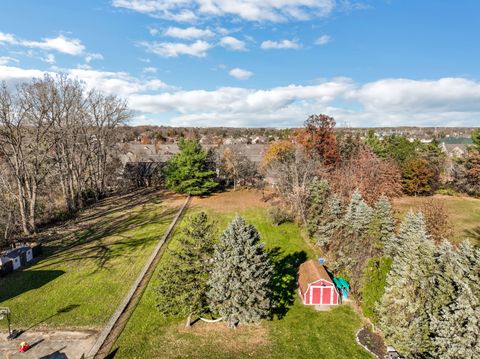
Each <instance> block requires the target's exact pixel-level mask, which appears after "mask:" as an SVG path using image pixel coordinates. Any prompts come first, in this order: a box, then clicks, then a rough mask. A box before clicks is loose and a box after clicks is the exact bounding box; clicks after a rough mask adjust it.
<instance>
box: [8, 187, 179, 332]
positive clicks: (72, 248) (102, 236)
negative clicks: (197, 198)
mask: <svg viewBox="0 0 480 359" xmlns="http://www.w3.org/2000/svg"><path fill="white" fill-rule="evenodd" d="M139 196H141V195H139ZM162 197H163V194H162V193H156V192H155V193H150V194H148V195H146V196H145V198H144V200H142V198H141V197H140V198H137V199H133V198H112V199H110V200H109V202H108V205H104V206H103V207H102V206H99V207H98V208H96V209H92V210H89V211H87V212H85V213H83V214H81V215H80V218H79V221H78V223H76V226H75V227H72V226H73V225H67V226H66V228H63V229H62V228H61V227H59V229H58V230H59V231H61V233H60V234H59V233H56V235H57V238H58V239H56V240H52V241H49V242H48V243H47V244H46V245H45V246H44V255H43V256H42V257H41V258H40V260H39V261H38V262H37V263H35V264H34V265H32V266H30V267H28V268H26V269H24V270H22V271H18V272H14V273H11V274H9V275H8V276H6V277H4V278H0V307H1V306H6V307H10V309H11V310H12V313H13V315H12V316H13V318H12V319H13V326H14V327H15V328H22V329H26V328H29V327H35V328H40V327H42V326H48V327H64V328H75V327H86V328H99V327H100V326H102V325H103V324H105V323H106V321H107V320H108V319H109V317H110V316H111V315H112V313H113V312H114V310H115V309H116V306H117V305H118V304H119V303H120V301H121V300H122V298H123V296H124V295H125V294H126V292H127V291H128V289H129V286H130V285H131V284H132V283H133V281H134V280H135V278H136V276H137V275H138V273H139V272H140V270H141V268H142V266H143V265H144V263H145V262H146V259H147V257H148V255H149V254H150V253H151V251H152V250H153V247H154V246H155V244H156V242H157V240H158V239H159V238H160V237H161V236H162V235H163V233H164V231H165V230H166V228H167V226H168V224H169V223H170V222H171V220H172V219H173V216H174V214H175V213H176V211H177V210H178V203H176V202H175V205H173V202H172V203H170V202H169V201H168V200H166V201H163V200H162ZM56 230H57V229H56ZM2 322H4V321H2ZM2 324H4V323H2Z"/></svg>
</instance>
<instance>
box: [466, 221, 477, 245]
mask: <svg viewBox="0 0 480 359" xmlns="http://www.w3.org/2000/svg"><path fill="white" fill-rule="evenodd" d="M464 233H465V237H467V238H468V239H471V240H472V244H473V245H476V246H478V245H480V226H476V227H475V228H472V229H466V230H465V232H464Z"/></svg>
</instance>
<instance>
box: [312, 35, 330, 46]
mask: <svg viewBox="0 0 480 359" xmlns="http://www.w3.org/2000/svg"><path fill="white" fill-rule="evenodd" d="M330 41H332V37H331V36H329V35H322V36H320V37H319V38H318V39H317V40H316V41H315V44H316V45H320V46H322V45H326V44H328V43H329V42H330Z"/></svg>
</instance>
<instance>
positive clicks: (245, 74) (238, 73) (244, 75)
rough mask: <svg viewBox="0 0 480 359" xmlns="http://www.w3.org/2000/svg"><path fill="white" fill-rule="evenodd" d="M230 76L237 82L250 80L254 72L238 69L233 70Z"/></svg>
mask: <svg viewBox="0 0 480 359" xmlns="http://www.w3.org/2000/svg"><path fill="white" fill-rule="evenodd" d="M228 74H229V75H230V76H232V77H235V78H236V79H237V80H248V79H249V78H250V77H252V75H253V72H251V71H247V70H243V69H240V68H238V67H236V68H234V69H231V70H230V71H229V72H228Z"/></svg>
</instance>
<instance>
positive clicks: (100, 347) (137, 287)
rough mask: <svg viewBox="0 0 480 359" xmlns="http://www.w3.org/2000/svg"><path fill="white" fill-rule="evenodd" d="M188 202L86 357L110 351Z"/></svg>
mask: <svg viewBox="0 0 480 359" xmlns="http://www.w3.org/2000/svg"><path fill="white" fill-rule="evenodd" d="M189 203H190V198H187V199H186V200H185V202H184V203H183V205H182V207H181V208H180V210H179V211H178V213H177V215H176V216H175V218H174V219H173V221H172V223H171V224H170V226H169V228H168V229H167V231H166V232H165V234H164V236H163V238H162V239H161V240H160V242H159V243H158V245H157V247H156V248H155V250H154V251H153V253H152V255H151V257H150V259H149V260H148V262H147V263H146V264H145V267H144V269H143V270H142V272H141V273H140V275H139V276H138V278H137V280H136V281H135V283H134V284H133V285H132V287H131V289H130V291H129V293H128V294H127V296H126V297H125V299H124V301H123V302H122V303H121V304H120V305H119V307H118V308H117V310H116V311H115V313H114V314H113V316H112V317H111V319H110V321H109V322H108V323H107V325H106V327H105V328H104V330H103V331H102V332H101V333H100V335H99V336H98V338H97V340H96V342H95V344H94V345H93V346H92V348H91V350H90V351H89V352H88V355H87V358H98V359H103V358H105V356H106V355H108V353H109V352H110V350H111V349H112V347H113V345H114V344H115V341H116V340H117V338H118V337H119V336H120V334H121V332H122V331H123V329H124V328H125V325H126V324H127V322H128V319H129V318H130V316H131V314H132V312H133V311H134V310H135V307H136V306H137V304H138V302H139V300H140V298H141V296H142V294H143V291H144V290H145V288H146V286H147V284H148V282H149V281H150V279H151V277H152V275H153V273H154V271H155V268H156V266H157V264H158V261H159V260H160V258H161V256H162V253H163V251H164V249H165V244H166V243H167V241H168V239H169V237H170V234H171V233H172V232H173V229H174V227H175V225H176V223H177V222H178V220H179V219H180V218H181V216H182V215H183V213H184V211H185V209H186V208H187V206H188V204H189Z"/></svg>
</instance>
